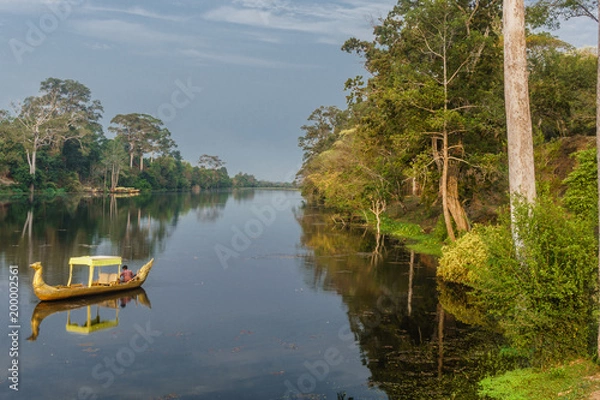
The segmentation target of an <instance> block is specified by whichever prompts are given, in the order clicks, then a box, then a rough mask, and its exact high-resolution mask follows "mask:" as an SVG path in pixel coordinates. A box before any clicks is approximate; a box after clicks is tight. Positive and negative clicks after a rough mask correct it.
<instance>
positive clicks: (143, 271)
mask: <svg viewBox="0 0 600 400" xmlns="http://www.w3.org/2000/svg"><path fill="white" fill-rule="evenodd" d="M153 264H154V258H153V259H151V260H150V261H148V262H147V263H146V264H144V265H143V266H142V268H140V270H139V271H138V273H137V275H136V278H138V279H139V280H140V281H142V283H144V281H146V278H147V277H148V274H149V273H150V270H151V269H152V265H153Z"/></svg>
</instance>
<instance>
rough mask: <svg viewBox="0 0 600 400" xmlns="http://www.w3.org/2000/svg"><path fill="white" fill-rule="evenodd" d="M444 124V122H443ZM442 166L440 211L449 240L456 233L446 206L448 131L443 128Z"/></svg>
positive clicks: (448, 161) (454, 237) (453, 239)
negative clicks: (442, 213) (442, 214)
mask: <svg viewBox="0 0 600 400" xmlns="http://www.w3.org/2000/svg"><path fill="white" fill-rule="evenodd" d="M444 124H445V122H444ZM442 154H443V157H442V158H443V167H442V178H441V179H442V182H441V185H440V186H441V187H440V189H441V191H442V211H443V212H444V222H445V223H446V231H447V232H448V238H449V239H450V240H451V241H453V242H454V241H455V240H456V235H455V234H454V227H453V224H452V217H451V215H450V209H449V208H448V170H449V169H450V159H449V155H448V133H447V132H446V131H445V130H444V141H443V148H442Z"/></svg>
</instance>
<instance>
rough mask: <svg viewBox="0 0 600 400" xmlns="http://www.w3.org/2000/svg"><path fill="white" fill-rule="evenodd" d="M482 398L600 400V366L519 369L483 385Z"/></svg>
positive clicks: (580, 363)
mask: <svg viewBox="0 0 600 400" xmlns="http://www.w3.org/2000/svg"><path fill="white" fill-rule="evenodd" d="M480 385H481V390H480V392H479V393H480V395H481V396H482V397H483V398H488V399H497V400H554V399H557V400H558V399H560V400H567V399H568V400H599V399H600V366H598V365H597V364H596V363H594V362H593V361H590V360H577V361H573V362H571V363H568V364H565V365H559V366H556V367H554V368H549V369H546V370H539V369H534V368H526V369H517V370H513V371H509V372H506V373H504V374H502V375H499V376H495V377H489V378H486V379H484V380H483V381H481V383H480Z"/></svg>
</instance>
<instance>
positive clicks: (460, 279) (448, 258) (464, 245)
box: [437, 229, 488, 286]
mask: <svg viewBox="0 0 600 400" xmlns="http://www.w3.org/2000/svg"><path fill="white" fill-rule="evenodd" d="M487 258H488V250H487V246H486V244H485V243H484V242H483V240H482V239H481V236H480V234H479V231H478V230H477V229H475V230H473V231H471V232H468V233H466V234H465V235H463V236H462V237H461V238H459V239H458V240H457V241H455V242H454V243H452V244H450V245H448V246H444V247H443V248H442V257H441V258H440V261H439V266H438V269H437V276H438V277H439V278H441V279H442V280H444V281H446V282H454V283H460V284H462V285H467V286H472V285H473V279H474V277H475V276H474V273H475V272H474V271H477V270H479V269H481V268H485V266H486V261H487Z"/></svg>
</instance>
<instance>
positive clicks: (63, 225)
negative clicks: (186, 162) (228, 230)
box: [0, 192, 229, 284]
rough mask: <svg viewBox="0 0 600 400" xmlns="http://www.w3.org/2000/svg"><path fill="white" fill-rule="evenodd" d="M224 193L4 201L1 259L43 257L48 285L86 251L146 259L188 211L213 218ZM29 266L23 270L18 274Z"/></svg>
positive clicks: (20, 262) (13, 261) (19, 262)
mask: <svg viewBox="0 0 600 400" xmlns="http://www.w3.org/2000/svg"><path fill="white" fill-rule="evenodd" d="M228 196H229V194H228V193H227V192H220V193H216V192H215V193H202V194H191V193H185V194H161V195H151V194H142V195H140V196H135V197H125V198H117V197H114V196H99V197H79V196H69V197H58V198H54V199H52V200H42V199H39V200H36V201H35V202H34V203H32V204H30V203H28V202H17V201H15V202H8V203H3V204H2V207H1V208H0V258H2V259H3V260H4V261H5V262H7V263H10V264H16V265H21V266H28V265H29V264H31V263H32V262H35V261H40V260H41V261H42V262H43V264H44V265H45V266H46V273H45V279H46V281H47V283H49V284H58V283H64V282H63V280H64V277H65V276H67V273H68V259H69V257H72V256H80V255H87V254H100V253H104V254H113V255H121V256H122V257H124V258H125V259H126V260H147V259H148V258H150V257H152V256H154V255H155V254H156V253H157V252H160V251H161V250H163V248H164V246H165V240H166V239H167V238H168V237H169V236H170V235H171V233H172V232H173V231H174V228H175V226H176V225H177V223H178V221H179V218H180V217H181V216H182V215H185V214H187V213H189V212H196V213H197V214H199V215H200V214H202V215H204V216H207V215H208V216H209V217H205V218H201V219H200V220H201V222H207V221H214V220H216V219H218V218H219V217H220V215H221V210H222V209H223V208H224V207H225V203H226V201H227V197H228ZM25 271H27V273H30V272H29V271H28V268H22V272H25Z"/></svg>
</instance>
